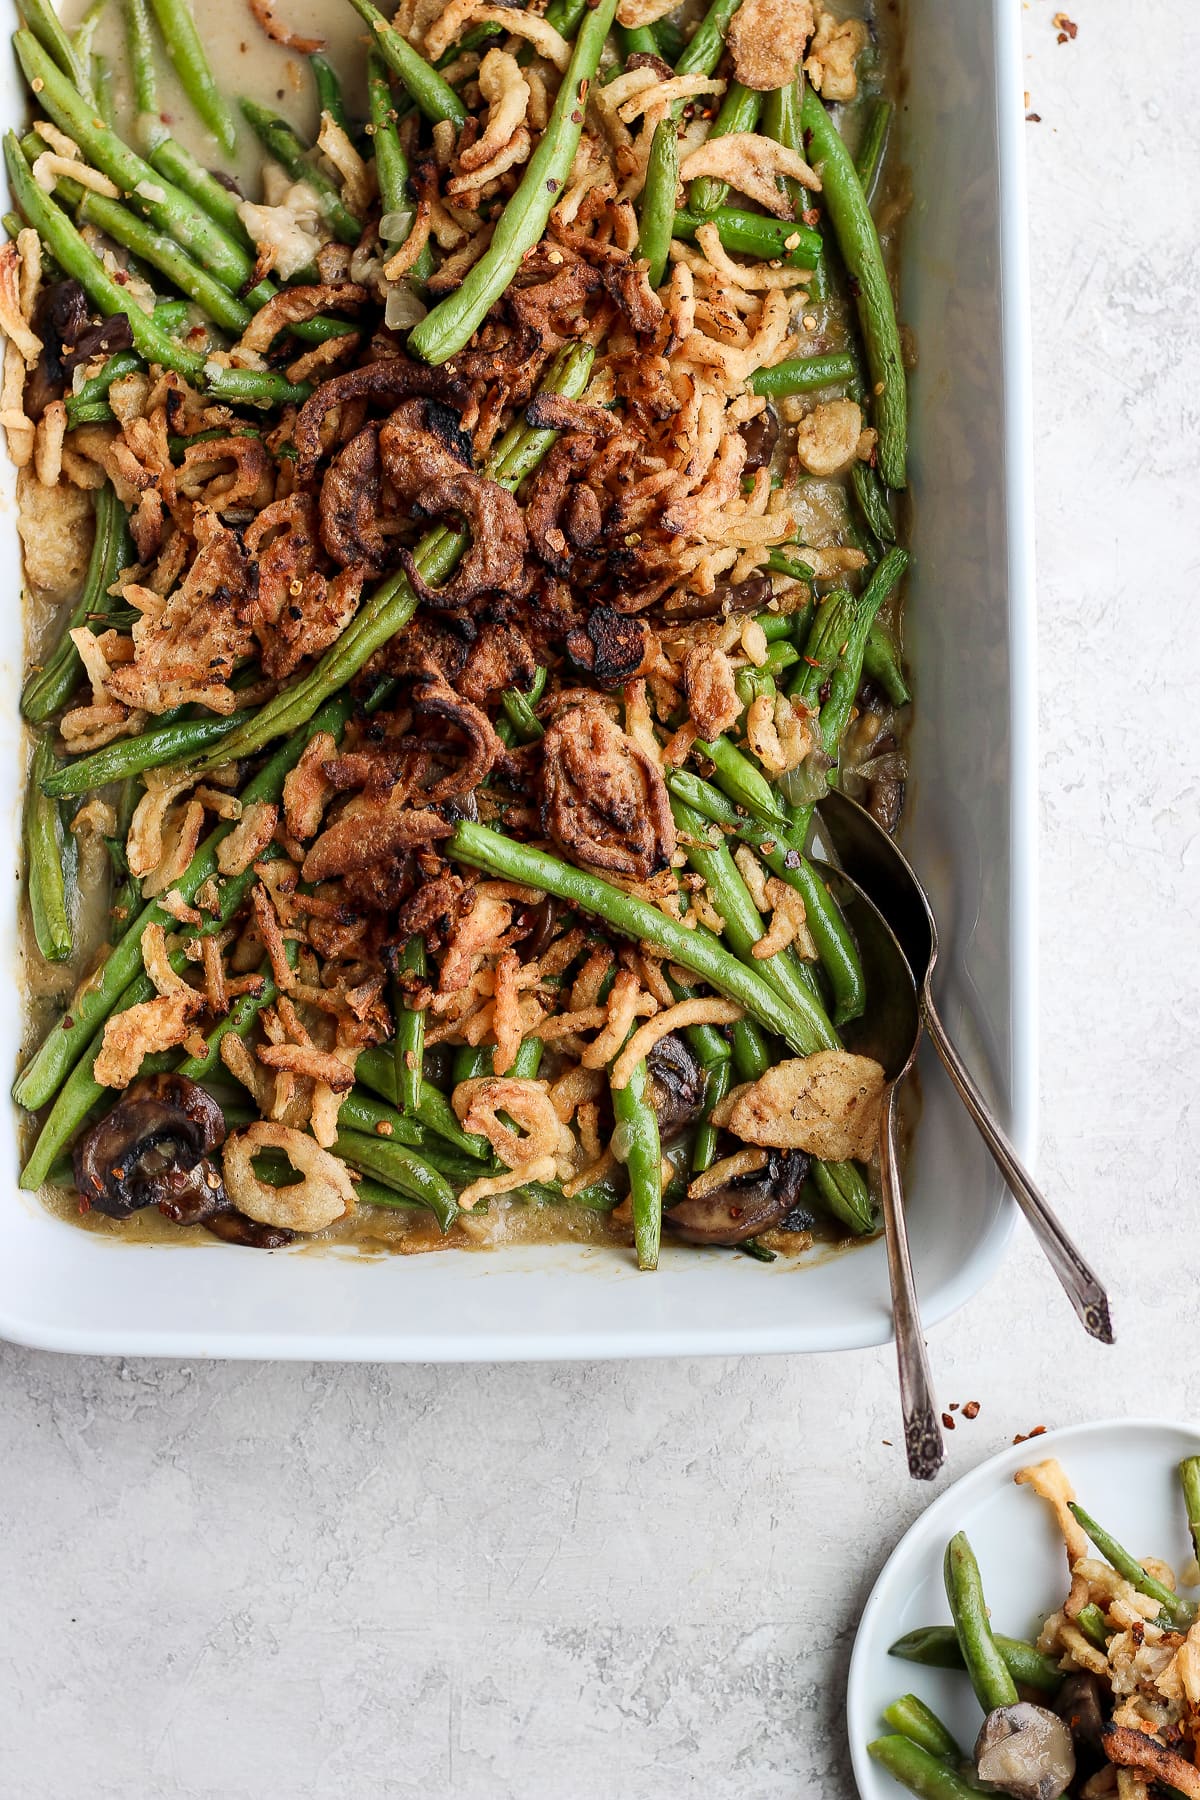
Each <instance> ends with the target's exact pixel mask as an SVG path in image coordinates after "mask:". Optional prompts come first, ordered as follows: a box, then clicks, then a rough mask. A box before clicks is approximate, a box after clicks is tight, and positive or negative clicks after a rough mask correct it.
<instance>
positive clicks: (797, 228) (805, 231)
mask: <svg viewBox="0 0 1200 1800" xmlns="http://www.w3.org/2000/svg"><path fill="white" fill-rule="evenodd" d="M701 225H715V226H716V228H717V236H718V238H720V240H721V243H722V244H723V245H724V247H725V249H726V250H737V251H739V252H740V253H741V254H742V255H744V256H756V257H758V258H759V260H760V261H761V262H782V263H783V264H784V265H785V267H787V268H789V269H807V268H809V267H811V265H812V263H813V262H814V261H817V260H819V259H820V255H821V234H820V232H818V231H814V230H813V229H812V227H811V226H809V225H795V224H793V223H792V221H791V220H790V219H771V218H768V217H767V216H766V214H765V213H756V212H751V211H750V210H749V208H747V207H743V206H718V207H717V208H716V209H715V210H714V211H713V212H711V213H707V214H706V213H698V212H693V211H692V210H691V209H690V208H688V207H685V208H684V209H683V210H682V211H681V212H677V213H676V214H675V226H674V234H675V236H676V237H677V238H683V239H684V240H685V242H689V243H690V242H691V240H692V239H693V238H694V237H695V235H696V233H697V232H698V231H699V229H700V227H701Z"/></svg>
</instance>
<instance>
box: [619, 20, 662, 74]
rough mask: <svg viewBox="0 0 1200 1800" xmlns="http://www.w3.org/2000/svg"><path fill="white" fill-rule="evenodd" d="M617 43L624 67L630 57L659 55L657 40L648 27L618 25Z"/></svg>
mask: <svg viewBox="0 0 1200 1800" xmlns="http://www.w3.org/2000/svg"><path fill="white" fill-rule="evenodd" d="M617 42H618V44H619V45H620V46H621V60H622V62H624V63H625V64H626V65H628V62H629V59H630V57H631V56H657V55H659V48H658V40H657V38H656V37H655V35H654V33H653V31H652V30H651V28H650V26H649V25H618V26H617Z"/></svg>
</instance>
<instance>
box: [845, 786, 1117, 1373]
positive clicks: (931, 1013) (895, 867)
mask: <svg viewBox="0 0 1200 1800" xmlns="http://www.w3.org/2000/svg"><path fill="white" fill-rule="evenodd" d="M818 811H819V817H820V823H821V826H822V827H823V829H824V831H825V834H826V836H827V837H828V839H829V841H830V842H831V843H832V845H833V848H834V850H835V852H836V854H837V857H838V860H839V862H840V863H841V865H842V867H843V868H844V870H845V871H846V873H848V874H849V875H851V876H852V877H853V879H854V880H855V881H856V882H858V883H859V884H860V885H861V886H862V888H863V889H864V890H865V892H866V893H867V894H869V895H870V897H871V899H872V900H873V901H874V902H875V905H876V906H877V907H878V908H879V909H880V911H881V912H882V913H883V915H884V917H885V918H886V919H887V922H888V924H889V925H890V926H891V928H892V930H893V931H894V932H895V934H896V937H897V939H898V940H899V943H900V947H901V949H902V950H903V952H904V954H905V956H906V957H907V959H908V963H909V966H910V968H911V970H912V973H913V976H914V978H915V980H916V983H917V987H918V990H919V995H920V1013H921V1018H922V1019H923V1021H924V1023H925V1028H926V1030H927V1031H928V1033H929V1036H930V1038H931V1039H932V1040H933V1044H934V1048H935V1049H936V1050H937V1053H938V1055H939V1056H940V1058H941V1060H942V1065H943V1067H944V1068H945V1070H946V1073H947V1074H948V1075H949V1077H950V1080H951V1082H952V1083H953V1085H954V1087H955V1090H956V1091H957V1093H958V1096H959V1099H960V1100H961V1101H962V1103H963V1105H964V1106H965V1107H966V1109H967V1111H968V1113H969V1114H970V1115H971V1118H972V1119H973V1120H974V1122H975V1125H976V1127H977V1129H978V1131H979V1135H980V1136H981V1137H982V1139H983V1141H984V1143H985V1144H986V1145H987V1147H988V1149H989V1150H990V1151H991V1153H992V1156H993V1158H994V1159H995V1162H996V1166H997V1167H998V1168H999V1170H1000V1173H1001V1174H1002V1175H1003V1177H1004V1179H1005V1181H1006V1182H1007V1184H1008V1187H1009V1190H1010V1191H1011V1193H1012V1195H1013V1198H1014V1199H1015V1200H1016V1202H1017V1205H1018V1206H1019V1207H1020V1209H1021V1211H1022V1213H1023V1214H1024V1215H1025V1218H1026V1220H1027V1221H1028V1223H1029V1226H1030V1229H1031V1230H1032V1232H1033V1235H1034V1237H1035V1238H1036V1239H1037V1241H1038V1243H1039V1245H1040V1246H1041V1248H1042V1250H1043V1251H1044V1252H1045V1254H1046V1257H1047V1258H1048V1260H1049V1262H1050V1266H1051V1268H1052V1269H1053V1270H1054V1273H1055V1274H1056V1275H1057V1276H1058V1279H1059V1281H1060V1282H1061V1283H1062V1286H1063V1289H1064V1291H1065V1293H1066V1295H1067V1298H1068V1299H1069V1300H1070V1302H1071V1305H1072V1306H1073V1307H1074V1309H1075V1311H1076V1313H1077V1314H1078V1316H1079V1318H1080V1319H1081V1320H1082V1322H1083V1326H1084V1329H1085V1330H1086V1331H1088V1332H1089V1333H1090V1334H1091V1336H1092V1337H1094V1338H1099V1340H1100V1342H1101V1343H1102V1344H1111V1343H1112V1342H1113V1327H1112V1315H1111V1312H1110V1309H1109V1302H1108V1295H1107V1293H1106V1292H1105V1289H1104V1286H1103V1284H1102V1282H1101V1281H1100V1278H1099V1277H1098V1276H1097V1275H1096V1273H1095V1271H1094V1270H1093V1269H1092V1268H1091V1266H1090V1265H1089V1264H1088V1262H1087V1261H1086V1260H1085V1258H1084V1257H1083V1255H1082V1253H1081V1252H1080V1251H1079V1249H1078V1248H1077V1246H1076V1245H1075V1244H1074V1243H1073V1242H1072V1240H1071V1238H1070V1237H1069V1236H1068V1235H1067V1232H1066V1230H1065V1228H1064V1226H1063V1225H1062V1223H1061V1221H1060V1220H1059V1219H1058V1218H1057V1217H1056V1215H1055V1214H1054V1212H1053V1211H1052V1210H1051V1207H1050V1205H1049V1203H1048V1202H1047V1200H1046V1198H1045V1196H1044V1195H1043V1194H1042V1192H1041V1190H1040V1189H1039V1188H1038V1187H1037V1185H1036V1184H1035V1182H1034V1181H1033V1178H1032V1177H1031V1175H1030V1174H1029V1171H1028V1170H1027V1169H1026V1168H1025V1167H1024V1166H1023V1165H1022V1163H1021V1159H1020V1158H1019V1157H1018V1155H1017V1153H1016V1151H1015V1150H1014V1149H1013V1146H1012V1145H1011V1144H1010V1143H1009V1141H1008V1138H1007V1137H1006V1136H1005V1134H1004V1132H1003V1131H1002V1130H1001V1128H1000V1126H999V1124H998V1123H997V1120H996V1118H995V1116H994V1114H993V1113H992V1110H991V1108H990V1107H989V1106H988V1103H987V1101H986V1100H985V1099H984V1097H983V1095H982V1093H981V1092H980V1089H979V1087H978V1085H977V1083H976V1082H975V1080H974V1078H973V1077H972V1075H971V1074H970V1072H969V1070H968V1069H967V1066H966V1064H965V1063H964V1062H963V1059H962V1057H961V1056H960V1055H959V1053H958V1051H957V1049H956V1048H955V1046H954V1044H953V1043H952V1042H951V1039H950V1036H949V1033H948V1032H947V1030H946V1027H945V1026H944V1025H943V1023H942V1021H941V1018H940V1017H939V1015H938V1010H937V1007H936V1005H935V1004H934V999H933V969H934V964H935V963H936V962H937V956H938V934H937V925H936V923H935V922H934V917H933V910H932V908H931V907H930V904H929V898H928V896H927V894H926V892H925V890H924V888H923V887H922V886H921V883H920V882H919V881H918V879H917V877H916V875H915V874H914V873H913V870H912V867H911V865H910V864H909V862H908V859H907V858H906V857H905V856H904V855H903V853H902V852H901V851H900V850H899V849H898V848H897V846H896V845H895V844H894V843H893V842H892V839H891V838H890V837H889V836H888V834H887V832H886V831H885V830H884V829H883V827H882V826H881V825H880V824H879V823H878V822H877V821H876V820H875V819H873V818H872V817H871V815H870V813H869V812H867V811H866V810H865V809H864V808H863V807H861V806H859V805H858V803H857V801H854V800H851V799H848V798H847V796H846V795H845V794H841V793H838V792H837V791H836V790H835V789H831V790H830V792H829V793H828V794H827V795H826V796H825V798H824V799H823V800H821V801H820V802H819V803H818Z"/></svg>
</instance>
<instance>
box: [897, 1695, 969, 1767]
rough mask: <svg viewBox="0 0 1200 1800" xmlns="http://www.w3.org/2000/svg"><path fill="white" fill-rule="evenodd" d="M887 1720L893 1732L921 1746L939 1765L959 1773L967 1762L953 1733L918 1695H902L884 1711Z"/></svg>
mask: <svg viewBox="0 0 1200 1800" xmlns="http://www.w3.org/2000/svg"><path fill="white" fill-rule="evenodd" d="M883 1718H884V1723H885V1724H887V1725H890V1726H891V1728H892V1730H893V1731H898V1732H899V1733H900V1735H901V1737H906V1738H907V1739H908V1741H909V1743H910V1744H919V1745H920V1747H921V1749H922V1750H925V1751H927V1752H928V1753H929V1755H930V1756H936V1757H937V1759H938V1761H939V1762H944V1763H947V1764H948V1765H949V1766H950V1767H951V1768H955V1769H956V1768H957V1767H958V1766H959V1764H960V1763H961V1762H962V1761H963V1760H964V1759H963V1753H962V1751H961V1749H960V1748H959V1746H958V1744H957V1742H956V1741H955V1738H954V1736H953V1733H951V1732H950V1731H948V1730H947V1729H946V1727H945V1726H944V1725H943V1724H942V1721H941V1720H940V1719H939V1718H938V1716H937V1714H936V1713H935V1712H934V1711H933V1710H932V1709H931V1708H930V1707H928V1706H926V1704H925V1702H924V1701H923V1700H920V1699H918V1697H917V1696H916V1694H902V1695H901V1697H900V1699H899V1700H893V1701H892V1704H891V1705H890V1706H885V1707H884V1709H883Z"/></svg>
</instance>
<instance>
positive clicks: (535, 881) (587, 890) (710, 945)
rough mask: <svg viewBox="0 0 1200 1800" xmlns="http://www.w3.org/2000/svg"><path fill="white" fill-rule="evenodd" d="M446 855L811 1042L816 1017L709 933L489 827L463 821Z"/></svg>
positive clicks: (791, 1037)
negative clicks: (666, 962) (628, 941)
mask: <svg viewBox="0 0 1200 1800" xmlns="http://www.w3.org/2000/svg"><path fill="white" fill-rule="evenodd" d="M446 854H447V855H449V856H450V857H451V858H452V859H453V860H454V861H456V862H463V863H467V864H468V865H469V866H470V867H472V868H477V869H486V870H488V871H489V872H490V873H491V874H493V875H498V876H500V877H501V879H503V880H509V881H520V882H523V883H525V884H526V885H528V886H530V887H536V888H541V889H542V890H543V891H544V892H546V893H549V894H556V895H557V896H558V898H559V899H560V900H569V901H570V902H571V903H572V904H573V905H575V906H578V907H580V908H581V909H582V910H583V911H584V912H588V913H593V914H594V915H595V916H596V917H597V918H600V919H603V920H604V921H605V923H606V924H608V925H610V926H611V927H612V928H613V930H614V931H617V932H620V933H621V935H622V936H624V937H630V938H632V939H633V940H634V941H635V943H641V942H645V943H648V944H654V945H656V946H657V947H658V948H659V949H661V950H662V952H663V953H664V954H665V955H666V956H668V957H669V958H670V959H671V960H672V961H673V962H676V963H678V964H679V966H680V968H683V969H689V970H690V971H691V972H692V974H694V975H698V976H700V978H701V980H703V981H706V982H708V984H709V986H710V987H714V988H715V989H716V990H717V992H718V993H721V994H725V995H726V996H727V997H728V998H729V999H731V1000H736V1001H737V1002H738V1003H739V1004H740V1005H742V1006H744V1007H745V1008H746V1010H747V1011H748V1012H749V1013H751V1014H752V1015H753V1017H754V1018H756V1019H758V1020H759V1021H760V1023H761V1024H763V1025H765V1026H766V1027H767V1029H768V1031H773V1032H775V1033H777V1034H778V1035H779V1036H780V1037H782V1038H783V1039H784V1040H785V1041H786V1042H787V1043H789V1044H791V1046H792V1048H793V1049H795V1050H796V1051H797V1052H798V1053H799V1054H801V1055H804V1054H806V1050H805V1046H806V1045H809V1044H811V1042H812V1038H813V1025H812V1019H811V1014H810V1013H809V1012H807V1011H806V1013H805V1014H804V1015H801V1014H798V1013H797V1012H795V1011H794V1009H793V1008H792V1007H791V1006H790V1005H788V1004H786V1003H785V1002H784V1001H783V1000H782V999H781V998H780V996H779V994H778V992H777V991H776V989H775V988H773V987H772V986H771V984H770V982H768V981H767V980H766V978H765V977H764V976H763V975H762V974H760V972H759V971H758V970H757V969H749V968H746V967H745V965H744V964H742V963H740V962H739V961H738V960H737V958H736V957H735V956H732V955H731V954H730V953H729V951H728V950H726V949H725V948H724V947H723V946H722V944H721V943H720V941H719V940H718V939H717V938H715V937H714V936H713V934H712V932H711V931H708V930H706V929H705V927H704V926H702V925H698V926H696V927H695V928H694V929H693V930H691V931H689V930H688V929H687V927H686V926H684V925H681V924H680V923H679V922H678V920H676V919H671V918H668V917H667V915H666V914H665V913H662V912H660V911H659V910H658V908H657V907H656V906H651V905H649V903H648V902H647V901H645V900H641V899H639V898H638V897H637V896H636V895H634V894H627V893H625V892H624V891H623V889H621V888H618V887H613V885H612V884H611V883H610V882H607V881H604V880H603V879H602V878H601V877H600V876H598V875H593V874H590V873H589V872H588V871H587V870H584V869H577V868H574V867H573V866H572V865H571V864H569V863H564V862H561V861H560V860H559V859H558V858H557V857H555V856H550V855H548V854H547V853H546V852H545V851H544V850H535V849H533V848H532V847H531V846H530V845H527V844H515V843H513V842H512V841H511V839H509V838H506V837H504V836H503V835H502V834H501V833H500V832H498V831H494V830H493V829H492V828H491V827H490V826H488V825H476V824H473V823H472V822H471V821H469V820H463V821H462V822H460V824H459V825H458V826H457V827H456V828H455V832H454V836H453V837H451V838H449V839H447V842H446ZM810 1005H811V1002H810Z"/></svg>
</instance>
